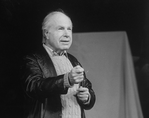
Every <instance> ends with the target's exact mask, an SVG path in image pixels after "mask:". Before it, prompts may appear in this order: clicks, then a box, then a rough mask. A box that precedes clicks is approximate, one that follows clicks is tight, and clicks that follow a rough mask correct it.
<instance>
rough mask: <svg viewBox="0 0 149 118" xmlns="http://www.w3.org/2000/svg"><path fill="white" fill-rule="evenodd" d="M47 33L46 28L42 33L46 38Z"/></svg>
mask: <svg viewBox="0 0 149 118" xmlns="http://www.w3.org/2000/svg"><path fill="white" fill-rule="evenodd" d="M48 33H49V32H48V30H46V29H44V30H43V34H44V35H45V37H46V38H48Z"/></svg>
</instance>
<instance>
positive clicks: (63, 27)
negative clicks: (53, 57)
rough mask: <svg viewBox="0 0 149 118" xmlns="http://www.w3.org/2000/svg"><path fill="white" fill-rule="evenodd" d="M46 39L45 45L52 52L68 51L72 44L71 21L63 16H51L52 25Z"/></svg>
mask: <svg viewBox="0 0 149 118" xmlns="http://www.w3.org/2000/svg"><path fill="white" fill-rule="evenodd" d="M46 37H47V41H46V44H47V45H48V46H50V47H51V48H52V49H53V50H54V51H62V50H67V49H69V48H70V46H71V44H72V22H71V20H70V19H69V18H68V17H67V16H65V15H64V14H55V15H54V16H52V24H51V25H50V28H49V30H48V33H47V34H46Z"/></svg>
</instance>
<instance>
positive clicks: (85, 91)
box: [22, 11, 95, 118]
mask: <svg viewBox="0 0 149 118" xmlns="http://www.w3.org/2000/svg"><path fill="white" fill-rule="evenodd" d="M42 30H43V41H42V42H43V47H42V51H41V52H39V53H34V54H32V55H30V56H27V57H26V58H25V65H24V69H25V70H24V74H23V78H22V80H23V83H24V90H25V92H26V94H27V96H28V97H29V98H30V99H31V100H32V103H33V105H32V108H31V109H30V112H29V113H28V114H29V115H28V117H27V118H85V114H84V109H86V110H87V109H91V108H92V107H93V105H94V103H95V94H94V91H93V90H92V85H91V82H90V81H89V80H88V79H87V78H86V76H85V72H84V69H83V68H82V67H81V65H80V63H79V62H78V61H77V59H76V58H75V57H73V56H72V55H70V54H69V53H67V50H68V49H69V48H70V46H71V44H72V22H71V20H70V18H69V17H68V16H67V15H66V14H64V13H63V12H60V11H54V12H51V13H49V14H48V15H47V16H46V17H45V19H44V21H43V24H42ZM29 106H31V105H29Z"/></svg>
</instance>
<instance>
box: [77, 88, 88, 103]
mask: <svg viewBox="0 0 149 118" xmlns="http://www.w3.org/2000/svg"><path fill="white" fill-rule="evenodd" d="M77 91H78V92H77V94H76V95H77V97H78V99H79V100H81V101H82V102H86V101H87V100H88V98H89V96H90V93H89V90H88V88H85V87H82V86H81V87H80V88H78V90H77Z"/></svg>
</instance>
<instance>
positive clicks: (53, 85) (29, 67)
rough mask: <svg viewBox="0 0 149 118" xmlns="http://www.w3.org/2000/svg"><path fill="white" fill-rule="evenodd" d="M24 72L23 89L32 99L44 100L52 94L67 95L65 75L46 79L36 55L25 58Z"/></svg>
mask: <svg viewBox="0 0 149 118" xmlns="http://www.w3.org/2000/svg"><path fill="white" fill-rule="evenodd" d="M22 71H23V73H22V74H23V77H22V82H23V88H24V90H25V92H26V93H27V95H29V96H30V97H32V98H36V99H44V98H47V97H49V96H51V95H52V94H66V93H67V90H68V88H67V87H64V79H63V78H64V75H60V76H53V75H52V77H48V78H46V77H44V75H43V72H42V69H41V67H40V64H39V62H38V60H37V58H36V56H35V55H33V56H27V57H25V59H24V64H23V66H22ZM51 73H52V72H51Z"/></svg>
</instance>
